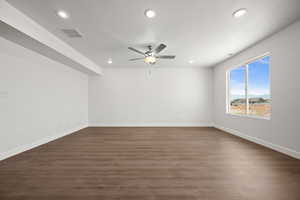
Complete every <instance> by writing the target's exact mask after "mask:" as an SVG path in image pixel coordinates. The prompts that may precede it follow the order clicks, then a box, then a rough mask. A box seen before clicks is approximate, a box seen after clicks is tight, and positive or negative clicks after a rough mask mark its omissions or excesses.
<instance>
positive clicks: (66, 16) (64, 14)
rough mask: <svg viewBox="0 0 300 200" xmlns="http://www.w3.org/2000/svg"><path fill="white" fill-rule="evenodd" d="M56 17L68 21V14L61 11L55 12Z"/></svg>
mask: <svg viewBox="0 0 300 200" xmlns="http://www.w3.org/2000/svg"><path fill="white" fill-rule="evenodd" d="M57 15H58V16H60V17H61V18H63V19H68V18H69V15H68V13H66V12H65V11H63V10H60V11H58V12H57Z"/></svg>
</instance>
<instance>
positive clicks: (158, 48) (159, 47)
mask: <svg viewBox="0 0 300 200" xmlns="http://www.w3.org/2000/svg"><path fill="white" fill-rule="evenodd" d="M166 47H167V45H165V44H160V45H159V46H158V47H156V49H155V53H159V52H161V51H162V50H164V49H165V48H166Z"/></svg>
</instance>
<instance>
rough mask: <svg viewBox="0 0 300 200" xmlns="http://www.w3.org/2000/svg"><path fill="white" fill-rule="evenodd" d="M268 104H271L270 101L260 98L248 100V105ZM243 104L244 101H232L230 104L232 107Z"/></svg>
mask: <svg viewBox="0 0 300 200" xmlns="http://www.w3.org/2000/svg"><path fill="white" fill-rule="evenodd" d="M270 102H271V100H270V99H264V98H261V97H258V98H249V104H259V103H270ZM245 103H246V99H234V100H232V101H231V102H230V104H231V105H232V106H238V105H241V104H245Z"/></svg>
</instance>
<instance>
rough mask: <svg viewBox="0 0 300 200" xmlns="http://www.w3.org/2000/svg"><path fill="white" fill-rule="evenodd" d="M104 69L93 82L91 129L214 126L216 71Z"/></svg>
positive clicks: (142, 68)
mask: <svg viewBox="0 0 300 200" xmlns="http://www.w3.org/2000/svg"><path fill="white" fill-rule="evenodd" d="M147 73H148V71H147V69H146V68H145V67H142V66H141V68H121V67H120V68H104V76H102V77H90V79H89V123H90V125H91V126H207V125H211V124H212V110H211V107H212V69H196V68H164V67H163V66H161V67H159V68H156V69H154V70H152V74H151V76H149V74H147Z"/></svg>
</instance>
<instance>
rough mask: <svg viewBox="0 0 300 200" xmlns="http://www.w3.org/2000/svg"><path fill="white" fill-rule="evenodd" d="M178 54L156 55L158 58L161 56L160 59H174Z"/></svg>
mask: <svg viewBox="0 0 300 200" xmlns="http://www.w3.org/2000/svg"><path fill="white" fill-rule="evenodd" d="M175 57H176V56H169V55H168V56H167V55H165V56H163V55H162V56H156V58H159V59H174V58H175Z"/></svg>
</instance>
